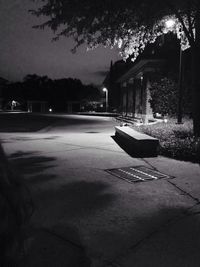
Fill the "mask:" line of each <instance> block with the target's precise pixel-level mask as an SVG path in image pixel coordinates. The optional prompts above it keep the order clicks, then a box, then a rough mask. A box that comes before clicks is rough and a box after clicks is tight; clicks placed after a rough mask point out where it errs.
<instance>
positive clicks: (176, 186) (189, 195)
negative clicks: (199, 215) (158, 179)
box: [167, 180, 200, 204]
mask: <svg viewBox="0 0 200 267" xmlns="http://www.w3.org/2000/svg"><path fill="white" fill-rule="evenodd" d="M167 182H168V183H169V184H171V185H172V186H174V187H175V188H177V189H178V190H180V191H181V192H182V193H183V194H184V195H186V196H188V197H190V198H191V199H192V200H194V201H196V202H197V203H196V204H199V203H200V201H199V199H198V198H196V197H193V196H192V195H191V194H190V193H188V192H186V191H185V190H183V189H182V188H180V187H179V186H178V185H176V184H175V183H173V182H172V181H170V180H167Z"/></svg>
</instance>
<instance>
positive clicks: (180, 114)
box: [165, 19, 183, 124]
mask: <svg viewBox="0 0 200 267" xmlns="http://www.w3.org/2000/svg"><path fill="white" fill-rule="evenodd" d="M165 26H166V28H167V29H170V28H171V29H173V27H174V26H175V21H174V20H173V19H168V20H167V21H166V22H165ZM182 76H183V75H182V49H181V45H180V52H179V77H178V108H177V124H182V117H183V112H182V99H183V92H182V91H183V88H182Z"/></svg>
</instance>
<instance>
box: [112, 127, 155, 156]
mask: <svg viewBox="0 0 200 267" xmlns="http://www.w3.org/2000/svg"><path fill="white" fill-rule="evenodd" d="M115 136H116V138H118V139H119V140H120V141H121V143H122V145H123V146H124V150H127V152H128V153H129V154H131V155H136V156H141V157H150V156H157V154H158V152H157V150H158V145H159V141H158V139H156V138H154V137H151V136H149V135H147V134H143V133H140V132H137V131H135V130H134V129H132V128H131V127H128V126H115Z"/></svg>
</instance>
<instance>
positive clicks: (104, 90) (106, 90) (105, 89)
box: [102, 87, 108, 112]
mask: <svg viewBox="0 0 200 267" xmlns="http://www.w3.org/2000/svg"><path fill="white" fill-rule="evenodd" d="M102 90H103V92H105V93H106V112H107V111H108V89H107V88H106V87H104V88H103V89H102Z"/></svg>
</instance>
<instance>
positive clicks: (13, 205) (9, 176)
mask: <svg viewBox="0 0 200 267" xmlns="http://www.w3.org/2000/svg"><path fill="white" fill-rule="evenodd" d="M32 212H33V205H32V201H31V198H30V193H29V191H28V189H27V188H26V186H25V184H24V183H23V180H22V178H21V177H19V175H17V174H16V173H15V170H13V169H12V166H11V165H10V163H9V161H8V159H7V157H6V156H5V153H4V151H3V148H2V145H1V144H0V266H1V267H16V266H19V265H18V263H19V261H20V258H21V257H22V255H23V253H24V241H25V227H26V225H27V222H28V221H29V219H30V217H31V214H32Z"/></svg>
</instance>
